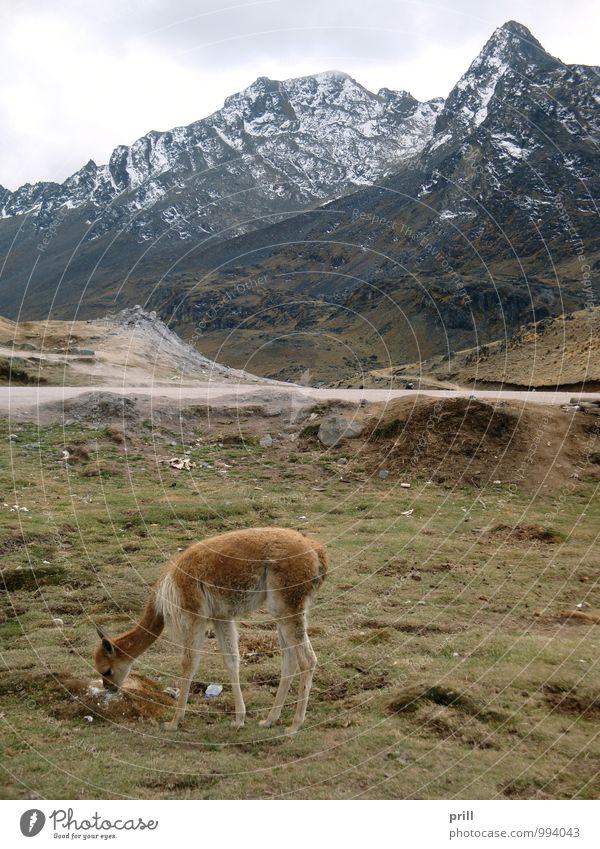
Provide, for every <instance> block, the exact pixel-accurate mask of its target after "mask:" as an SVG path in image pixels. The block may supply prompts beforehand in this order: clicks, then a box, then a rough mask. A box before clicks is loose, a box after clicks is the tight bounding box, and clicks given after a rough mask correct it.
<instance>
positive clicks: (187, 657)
mask: <svg viewBox="0 0 600 849" xmlns="http://www.w3.org/2000/svg"><path fill="white" fill-rule="evenodd" d="M203 642H204V624H203V623H199V624H198V623H196V624H195V626H193V627H192V628H190V631H189V635H188V639H186V641H185V643H186V644H185V645H184V648H183V657H182V658H181V679H180V682H179V696H178V697H177V707H176V708H175V714H174V715H173V719H172V720H171V721H170V722H167V723H165V726H164V727H165V728H166V729H167V730H168V731H175V730H176V729H177V728H178V726H179V723H180V722H181V721H182V720H183V717H184V716H185V709H186V707H187V700H188V696H189V694H190V686H191V684H192V679H193V677H194V675H195V674H196V670H197V669H198V664H199V663H200V655H201V648H202V643H203Z"/></svg>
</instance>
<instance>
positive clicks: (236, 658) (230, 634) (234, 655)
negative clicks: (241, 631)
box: [213, 619, 246, 728]
mask: <svg viewBox="0 0 600 849" xmlns="http://www.w3.org/2000/svg"><path fill="white" fill-rule="evenodd" d="M213 622H214V626H215V634H216V635H217V640H218V641H219V648H220V649H221V654H222V655H223V660H224V661H225V665H226V666H227V669H228V670H229V677H230V679H231V689H232V691H233V698H234V701H235V722H234V726H235V727H236V728H241V727H242V726H243V725H244V720H245V719H246V705H245V704H244V697H243V696H242V689H241V687H240V650H239V642H238V633H237V629H236V627H235V622H233V620H224V619H220V620H216V619H215V620H213Z"/></svg>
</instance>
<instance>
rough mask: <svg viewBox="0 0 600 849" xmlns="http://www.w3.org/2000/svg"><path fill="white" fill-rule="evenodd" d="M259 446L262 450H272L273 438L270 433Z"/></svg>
mask: <svg viewBox="0 0 600 849" xmlns="http://www.w3.org/2000/svg"><path fill="white" fill-rule="evenodd" d="M259 444H260V445H261V447H262V448H270V447H271V446H272V445H273V437H272V436H271V434H270V433H267V434H266V435H265V436H263V437H262V439H261V440H260V443H259Z"/></svg>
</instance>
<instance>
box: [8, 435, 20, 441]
mask: <svg viewBox="0 0 600 849" xmlns="http://www.w3.org/2000/svg"><path fill="white" fill-rule="evenodd" d="M18 438H19V437H18V436H17V434H16V433H9V434H8V441H9V442H16V441H17V439H18Z"/></svg>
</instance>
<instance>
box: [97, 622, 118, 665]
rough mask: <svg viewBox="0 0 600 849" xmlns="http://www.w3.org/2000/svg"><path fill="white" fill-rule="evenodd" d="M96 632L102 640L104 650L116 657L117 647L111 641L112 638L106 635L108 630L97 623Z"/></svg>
mask: <svg viewBox="0 0 600 849" xmlns="http://www.w3.org/2000/svg"><path fill="white" fill-rule="evenodd" d="M96 632H97V634H98V636H99V637H100V639H101V640H102V651H103V652H104V654H105V655H106V656H107V657H114V654H115V647H114V646H113V644H112V643H111V641H110V639H109V638H108V637H107V635H106V631H103V630H102V628H101V627H100V625H96Z"/></svg>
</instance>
